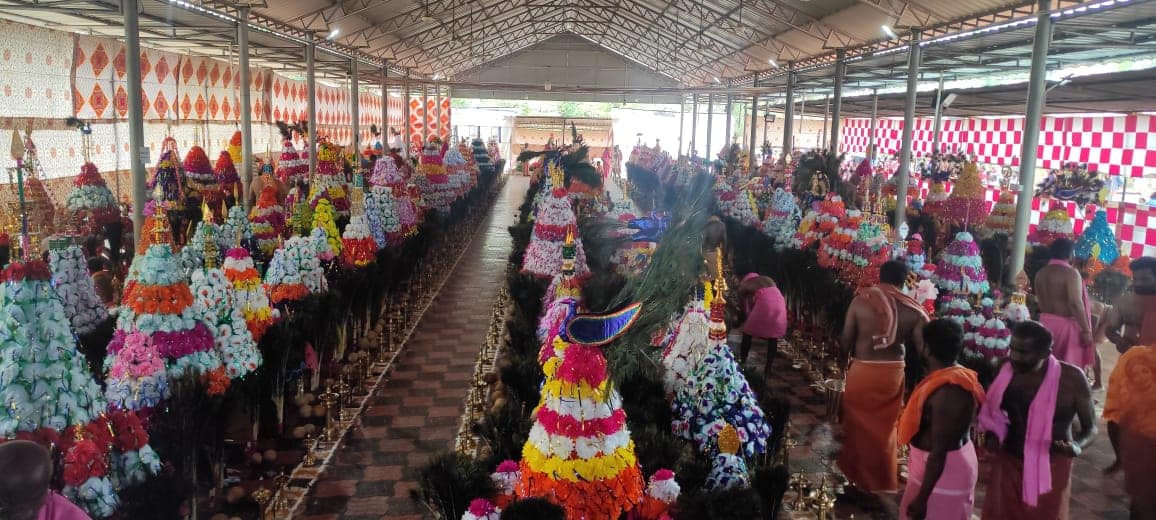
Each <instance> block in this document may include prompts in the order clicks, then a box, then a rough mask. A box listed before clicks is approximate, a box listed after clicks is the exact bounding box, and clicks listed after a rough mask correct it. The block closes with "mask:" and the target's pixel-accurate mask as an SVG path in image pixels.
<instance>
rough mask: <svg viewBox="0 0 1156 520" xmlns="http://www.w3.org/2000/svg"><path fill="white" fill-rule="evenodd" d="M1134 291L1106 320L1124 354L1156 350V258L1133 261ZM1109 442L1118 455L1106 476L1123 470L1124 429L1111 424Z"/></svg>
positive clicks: (1111, 338)
mask: <svg viewBox="0 0 1156 520" xmlns="http://www.w3.org/2000/svg"><path fill="white" fill-rule="evenodd" d="M1129 268H1131V270H1132V292H1131V293H1124V294H1122V295H1121V296H1120V297H1119V298H1116V301H1115V302H1114V303H1113V304H1112V307H1111V308H1110V309H1108V312H1107V315H1106V316H1105V317H1104V329H1105V330H1104V333H1105V335H1106V336H1107V337H1108V341H1111V342H1112V344H1114V345H1116V350H1117V351H1119V352H1120V353H1121V354H1123V353H1125V352H1127V351H1128V350H1129V349H1131V348H1132V347H1134V346H1137V345H1145V346H1149V347H1156V258H1154V257H1151V256H1145V257H1141V258H1138V259H1136V260H1133V261H1132V264H1131V265H1130V266H1129ZM1108 439H1110V440H1111V441H1112V449H1113V450H1114V451H1115V452H1116V461H1115V462H1114V463H1112V465H1111V466H1109V467H1108V468H1107V469H1105V470H1104V472H1105V473H1113V472H1115V471H1117V470H1119V469H1120V456H1119V454H1120V450H1119V444H1120V430H1119V425H1117V424H1116V423H1115V422H1114V421H1108Z"/></svg>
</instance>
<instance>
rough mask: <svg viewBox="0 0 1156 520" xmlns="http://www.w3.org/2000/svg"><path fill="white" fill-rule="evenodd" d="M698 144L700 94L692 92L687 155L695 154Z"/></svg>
mask: <svg viewBox="0 0 1156 520" xmlns="http://www.w3.org/2000/svg"><path fill="white" fill-rule="evenodd" d="M696 146H698V94H697V93H696V94H691V101H690V150H688V151H687V155H694V154H695V151H696V150H695V147H696Z"/></svg>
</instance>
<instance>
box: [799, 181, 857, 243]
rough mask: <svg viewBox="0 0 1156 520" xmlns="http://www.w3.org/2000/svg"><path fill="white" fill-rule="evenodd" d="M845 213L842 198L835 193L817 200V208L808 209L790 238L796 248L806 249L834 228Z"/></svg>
mask: <svg viewBox="0 0 1156 520" xmlns="http://www.w3.org/2000/svg"><path fill="white" fill-rule="evenodd" d="M846 215H847V209H846V207H845V206H844V205H843V198H842V197H840V196H838V195H835V194H833V193H832V194H827V197H826V198H825V199H824V200H823V201H821V202H819V209H818V210H808V211H807V214H806V215H804V216H803V220H802V221H801V222H799V229H798V231H797V232H796V233H795V237H794V238H793V239H792V240H791V243H792V245H794V247H795V248H796V249H806V248H808V247H811V245H812V244H814V243H815V242H817V241H819V239H821V238H823V237H825V236H827V235H828V234H829V233H831V232H832V231H834V230H835V225H836V224H838V223H839V219H842V218H843V217H844V216H846Z"/></svg>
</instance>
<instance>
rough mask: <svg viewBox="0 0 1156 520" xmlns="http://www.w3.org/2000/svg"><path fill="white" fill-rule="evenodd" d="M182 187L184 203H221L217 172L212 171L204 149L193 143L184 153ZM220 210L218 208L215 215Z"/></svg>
mask: <svg viewBox="0 0 1156 520" xmlns="http://www.w3.org/2000/svg"><path fill="white" fill-rule="evenodd" d="M184 170H185V178H184V189H185V198H186V204H188V205H189V206H192V207H199V206H200V205H201V203H202V202H204V203H206V204H208V205H209V207H213V206H219V205H220V203H221V198H222V195H221V186H220V185H219V184H217V174H216V173H215V172H213V163H211V162H209V156H208V155H207V154H206V153H205V149H204V148H201V147H200V146H197V145H193V146H192V147H191V148H189V151H188V152H187V153H185V162H184ZM220 214H221V212H220V211H219V210H218V211H217V215H220Z"/></svg>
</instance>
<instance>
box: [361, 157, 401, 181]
mask: <svg viewBox="0 0 1156 520" xmlns="http://www.w3.org/2000/svg"><path fill="white" fill-rule="evenodd" d="M367 180H368V182H369V185H370V186H389V187H394V186H402V185H404V184H405V179H404V178H403V177H402V176H401V173H399V172H398V171H397V162H396V161H394V160H393V157H390V156H388V155H386V156H384V157H382V158H380V159H378V160H377V161H376V162H374V163H373V173H372V174H371V175H370V176H369V179H367Z"/></svg>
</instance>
